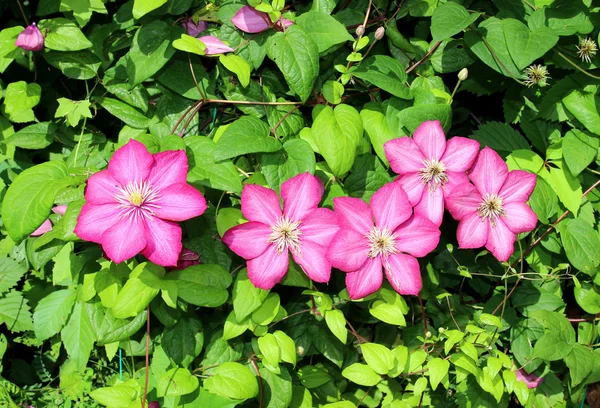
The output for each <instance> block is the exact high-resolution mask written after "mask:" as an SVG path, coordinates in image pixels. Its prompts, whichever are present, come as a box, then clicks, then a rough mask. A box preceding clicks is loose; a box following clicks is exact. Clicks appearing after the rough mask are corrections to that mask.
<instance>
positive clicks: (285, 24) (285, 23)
mask: <svg viewBox="0 0 600 408" xmlns="http://www.w3.org/2000/svg"><path fill="white" fill-rule="evenodd" d="M275 25H277V27H279V28H288V27H289V26H291V25H294V22H293V21H292V20H288V19H287V18H280V19H279V20H277V23H275Z"/></svg>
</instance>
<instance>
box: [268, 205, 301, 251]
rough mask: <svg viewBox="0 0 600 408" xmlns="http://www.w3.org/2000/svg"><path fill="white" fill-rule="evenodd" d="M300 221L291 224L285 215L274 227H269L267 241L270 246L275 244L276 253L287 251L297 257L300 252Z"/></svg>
mask: <svg viewBox="0 0 600 408" xmlns="http://www.w3.org/2000/svg"><path fill="white" fill-rule="evenodd" d="M299 226H300V221H296V222H292V221H291V220H290V219H288V218H287V217H286V216H285V215H283V216H281V218H279V219H278V220H277V222H276V223H275V224H274V225H271V234H269V239H268V240H267V242H268V243H270V244H275V246H276V247H277V253H278V254H280V253H282V252H283V251H284V250H286V249H289V250H290V251H292V253H293V254H294V255H299V254H300V253H301V251H300V235H302V231H300V228H299Z"/></svg>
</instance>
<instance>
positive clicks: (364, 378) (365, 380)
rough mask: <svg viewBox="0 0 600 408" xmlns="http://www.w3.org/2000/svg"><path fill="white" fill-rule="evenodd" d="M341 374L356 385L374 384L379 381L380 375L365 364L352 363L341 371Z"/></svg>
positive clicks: (368, 385) (369, 385)
mask: <svg viewBox="0 0 600 408" xmlns="http://www.w3.org/2000/svg"><path fill="white" fill-rule="evenodd" d="M342 375H343V376H344V377H346V378H347V379H349V380H350V381H352V382H353V383H355V384H358V385H364V386H366V387H372V386H375V385H377V384H378V383H379V381H381V376H380V375H379V374H377V373H376V372H375V371H373V369H372V368H371V367H369V366H368V365H366V364H361V363H354V364H352V365H351V366H349V367H346V368H345V369H344V370H343V371H342Z"/></svg>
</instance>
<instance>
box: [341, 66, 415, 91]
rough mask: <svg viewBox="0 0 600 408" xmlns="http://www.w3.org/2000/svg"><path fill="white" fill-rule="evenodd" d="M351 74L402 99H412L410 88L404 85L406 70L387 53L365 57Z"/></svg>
mask: <svg viewBox="0 0 600 408" xmlns="http://www.w3.org/2000/svg"><path fill="white" fill-rule="evenodd" d="M352 75H354V76H356V77H358V78H360V79H364V80H365V81H368V82H370V83H371V84H373V85H375V86H377V87H379V88H381V89H383V90H384V91H386V92H389V93H391V94H392V95H394V96H397V97H398V98H402V99H412V95H411V93H410V89H409V88H408V87H407V86H406V85H404V82H405V81H406V71H405V70H404V67H403V66H402V64H400V62H398V60H396V59H394V58H392V57H388V56H387V55H374V56H372V57H369V58H367V59H366V60H364V61H363V62H361V63H360V65H359V66H358V67H357V68H356V69H355V70H354V71H352Z"/></svg>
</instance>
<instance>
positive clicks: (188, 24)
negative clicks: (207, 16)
mask: <svg viewBox="0 0 600 408" xmlns="http://www.w3.org/2000/svg"><path fill="white" fill-rule="evenodd" d="M181 27H183V29H184V30H185V32H186V33H187V35H191V36H192V37H198V34H200V33H201V32H203V31H204V30H206V29H207V28H208V23H207V22H206V21H198V23H197V24H196V23H194V20H192V18H191V17H186V18H185V19H183V22H182V23H181Z"/></svg>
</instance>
